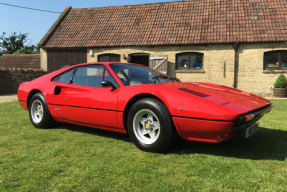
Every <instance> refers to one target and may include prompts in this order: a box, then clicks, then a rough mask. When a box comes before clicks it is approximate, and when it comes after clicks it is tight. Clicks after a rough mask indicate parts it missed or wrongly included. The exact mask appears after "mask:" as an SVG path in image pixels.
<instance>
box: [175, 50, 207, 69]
mask: <svg viewBox="0 0 287 192" xmlns="http://www.w3.org/2000/svg"><path fill="white" fill-rule="evenodd" d="M194 55H195V56H197V55H201V56H202V65H201V68H190V56H194ZM179 56H188V67H179V66H178V57H179ZM203 67H204V53H199V52H183V53H177V54H176V70H203Z"/></svg>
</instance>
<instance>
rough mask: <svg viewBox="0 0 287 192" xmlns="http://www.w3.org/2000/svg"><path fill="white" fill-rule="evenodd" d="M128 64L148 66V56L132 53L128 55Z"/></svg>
mask: <svg viewBox="0 0 287 192" xmlns="http://www.w3.org/2000/svg"><path fill="white" fill-rule="evenodd" d="M129 58H130V59H129V60H130V63H137V64H142V65H145V66H147V67H148V66H149V54H147V53H134V54H130V55H129Z"/></svg>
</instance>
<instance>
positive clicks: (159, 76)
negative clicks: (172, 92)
mask: <svg viewBox="0 0 287 192" xmlns="http://www.w3.org/2000/svg"><path fill="white" fill-rule="evenodd" d="M159 78H161V79H168V78H169V77H168V76H165V75H157V76H154V77H153V78H152V79H155V81H154V82H153V83H154V84H155V83H156V80H158V82H160V81H159Z"/></svg>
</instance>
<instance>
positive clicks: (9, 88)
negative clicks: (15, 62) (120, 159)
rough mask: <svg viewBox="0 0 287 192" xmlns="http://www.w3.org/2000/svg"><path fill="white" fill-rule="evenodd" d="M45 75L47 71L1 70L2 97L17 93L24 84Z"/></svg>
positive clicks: (0, 89)
mask: <svg viewBox="0 0 287 192" xmlns="http://www.w3.org/2000/svg"><path fill="white" fill-rule="evenodd" d="M45 74H46V72H45V71H43V70H39V69H18V68H17V69H16V68H13V69H4V68H0V95H3V94H9V93H17V90H18V87H19V85H20V84H21V83H22V82H24V81H31V80H33V79H36V78H38V77H41V76H42V75H45Z"/></svg>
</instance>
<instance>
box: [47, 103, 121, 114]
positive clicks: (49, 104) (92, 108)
mask: <svg viewBox="0 0 287 192" xmlns="http://www.w3.org/2000/svg"><path fill="white" fill-rule="evenodd" d="M48 105H55V106H61V107H74V108H81V109H93V110H100V111H115V112H124V111H117V110H109V109H99V108H90V107H80V106H72V105H56V104H51V103H48Z"/></svg>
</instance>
